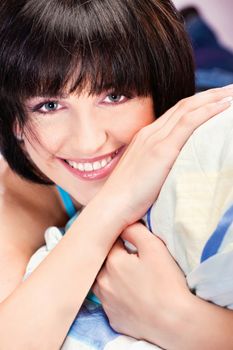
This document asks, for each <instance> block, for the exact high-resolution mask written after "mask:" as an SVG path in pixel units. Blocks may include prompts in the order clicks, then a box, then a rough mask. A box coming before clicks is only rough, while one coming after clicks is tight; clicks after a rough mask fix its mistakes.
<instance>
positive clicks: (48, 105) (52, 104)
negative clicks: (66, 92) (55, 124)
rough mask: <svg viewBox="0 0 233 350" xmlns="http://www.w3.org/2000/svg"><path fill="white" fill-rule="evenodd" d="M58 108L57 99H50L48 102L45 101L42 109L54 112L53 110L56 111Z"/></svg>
mask: <svg viewBox="0 0 233 350" xmlns="http://www.w3.org/2000/svg"><path fill="white" fill-rule="evenodd" d="M57 108H58V103H57V102H55V101H49V102H47V103H45V104H44V105H43V106H42V107H41V110H42V111H44V112H52V111H56V110H57Z"/></svg>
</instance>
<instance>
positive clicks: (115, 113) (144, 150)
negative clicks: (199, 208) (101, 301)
mask: <svg viewBox="0 0 233 350" xmlns="http://www.w3.org/2000/svg"><path fill="white" fill-rule="evenodd" d="M0 42H1V51H0V72H1V81H0V149H1V152H2V154H3V157H4V159H5V163H4V167H3V169H4V170H3V171H2V174H1V178H0V181H1V189H2V190H1V206H0V220H1V223H2V228H1V233H0V261H1V262H3V263H4V269H1V268H0V286H1V290H0V295H1V300H2V302H1V303H0V324H1V327H0V348H1V349H11V348H17V350H21V349H23V350H25V349H39V350H42V349H45V350H46V349H49V350H53V349H58V348H59V349H60V348H61V347H62V346H63V348H64V349H65V348H66V346H68V345H67V344H68V342H64V340H65V339H66V335H67V333H68V331H69V330H70V332H69V337H70V336H72V335H73V338H72V339H75V340H74V343H72V349H73V347H77V349H78V348H79V346H81V345H80V343H82V346H84V347H85V349H86V348H87V349H89V348H91V349H93V347H94V348H96V349H100V347H101V349H104V347H105V345H107V346H108V345H109V344H108V342H109V340H112V339H113V338H114V339H115V338H117V341H118V340H119V339H118V334H117V333H116V332H114V331H113V330H112V329H111V328H110V325H109V323H108V321H107V318H106V315H105V314H104V312H103V309H102V308H101V306H100V308H101V310H100V309H98V310H97V309H96V304H93V303H92V302H90V303H91V305H89V306H90V307H89V306H88V308H86V304H85V305H84V306H83V308H82V310H81V312H80V315H81V317H80V318H79V317H78V318H77V319H75V317H76V314H77V312H78V311H79V310H80V308H81V305H82V304H83V302H84V300H85V298H86V296H87V295H88V292H89V291H90V289H91V287H92V285H93V283H94V281H95V279H96V276H97V274H98V272H99V270H100V268H101V266H102V265H103V263H104V261H105V260H106V257H107V256H108V254H109V251H110V250H111V248H112V246H113V244H114V242H115V241H116V240H117V238H118V237H119V235H120V234H121V233H122V231H123V230H124V229H126V227H128V226H129V225H131V224H134V223H135V222H137V221H138V220H140V219H141V217H142V216H143V215H144V214H145V212H146V211H147V209H148V208H149V207H150V206H151V204H152V203H153V202H154V200H155V199H156V198H157V196H158V194H159V192H160V189H161V186H162V184H163V182H164V180H165V179H166V177H167V175H168V172H169V170H170V169H171V167H172V165H173V163H174V161H175V160H176V157H177V156H178V154H179V152H180V150H181V148H182V147H183V145H184V143H185V142H186V140H187V139H188V138H189V136H190V135H191V134H192V132H193V131H194V130H195V129H196V128H197V127H198V126H199V125H201V124H202V123H204V122H205V121H207V120H208V119H209V118H211V117H212V116H214V115H215V114H217V113H219V112H221V111H223V110H224V109H225V108H227V107H228V106H229V96H230V97H231V96H232V94H233V89H232V87H228V88H225V89H218V90H214V91H211V92H206V93H203V94H200V95H198V96H191V95H193V94H194V72H193V62H192V55H191V52H190V47H189V43H188V41H187V38H186V34H185V30H184V28H183V23H182V21H181V18H180V16H179V14H178V13H177V11H176V9H175V8H174V7H173V5H172V3H171V2H170V1H169V0H163V1H160V0H144V1H143V2H142V1H139V0H127V1H126V0H101V1H99V0H91V1H84V0H76V1H74V0H69V1H65V0H41V1H37V0H2V1H1V4H0ZM189 96H191V97H189ZM224 98H227V99H225V100H224ZM180 99H182V101H181V102H178V101H179V100H180ZM56 186H58V188H59V191H60V193H63V194H64V193H65V192H64V191H66V198H71V199H72V202H73V204H74V205H73V209H74V210H73V212H72V215H73V214H74V211H76V210H77V213H76V215H75V216H74V217H73V218H72V222H69V224H68V225H65V224H66V221H67V216H66V214H65V212H64V209H63V206H62V203H61V201H60V198H59V197H58V191H57V187H56ZM69 196H70V197H69ZM72 202H71V200H70V203H71V204H72ZM74 206H75V207H74ZM19 208H20V210H19ZM78 214H79V215H78ZM48 226H57V227H64V226H65V229H58V228H54V227H53V228H52V229H49V231H46V233H45V239H44V231H45V229H46V228H47V227H48ZM51 230H52V232H53V235H52V241H51V240H49V233H48V232H51ZM145 230H146V231H148V230H147V229H146V228H145ZM65 231H66V234H65V235H64V237H62V234H63V233H64V232H65ZM45 241H46V244H47V246H46V247H42V248H41V249H40V250H39V252H38V254H39V255H40V254H41V255H42V256H43V258H44V257H45V255H46V259H44V261H43V262H42V263H41V264H38V261H37V260H36V264H34V262H35V260H34V258H35V259H37V258H36V257H37V253H36V255H35V256H34V257H33V258H32V261H33V266H34V267H35V265H36V266H37V265H38V266H37V268H36V269H35V270H34V267H33V269H31V270H30V273H27V278H26V279H24V280H23V276H24V274H25V270H26V267H27V263H28V261H29V258H30V256H31V255H32V254H33V253H34V252H35V251H36V250H37V249H38V248H39V247H40V246H42V245H43V243H45ZM51 250H52V251H51ZM48 252H50V254H47V253H48ZM108 259H109V258H107V261H108ZM166 259H167V261H169V262H170V260H171V257H170V256H169V254H168V253H167V256H166ZM41 260H43V259H41ZM29 265H30V264H29ZM168 265H169V264H168ZM173 270H174V269H173ZM173 270H172V271H173ZM174 271H176V270H174ZM174 273H175V272H174ZM143 275H144V274H143ZM178 275H179V278H178V279H177V281H178V283H177V285H178V287H177V290H178V292H177V295H182V297H183V296H185V298H184V300H185V301H186V300H187V299H186V296H188V297H187V298H188V300H190V294H191V293H190V292H189V290H188V289H187V286H186V284H185V282H184V278H183V275H182V273H181V272H180V271H179V272H178ZM74 276H75V278H74ZM130 278H131V276H129V282H128V283H129V286H130V285H131V281H130ZM22 280H23V282H22ZM133 285H134V284H133ZM159 285H160V284H159ZM136 287H137V288H139V287H140V286H139V284H137V285H136ZM146 290H147V288H146V287H145V291H146ZM142 292H144V290H143V291H142ZM164 292H165V291H164ZM142 295H144V294H143V293H142ZM152 299H153V298H152ZM176 300H177V299H176ZM182 300H183V299H182ZM191 300H193V299H191ZM146 303H147V300H145V304H146ZM178 304H179V303H175V305H174V308H175V309H176V310H175V311H177V310H178V309H179V307H178V306H179V305H178ZM194 304H195V303H194ZM155 305H157V304H155ZM182 305H183V304H182ZM98 307H99V306H98ZM126 309H127V308H126ZM160 309H161V307H160ZM90 310H91V311H93V313H94V316H96V317H97V319H98V317H100V318H101V320H102V322H104V324H105V328H104V332H102V329H101V327H100V328H98V332H97V328H96V322H95V323H94V326H93V323H92V318H89V313H90ZM119 311H120V309H119ZM141 311H142V312H143V311H144V305H141ZM160 311H161V310H160ZM119 314H120V313H119ZM175 314H176V313H175ZM91 316H92V315H91ZM13 318H14V322H12V319H13ZM80 319H81V321H80ZM148 319H149V318H148ZM31 320H33V322H31ZM74 320H75V322H74ZM89 321H90V322H89ZM137 322H138V319H136V318H134V319H133V320H132V324H135V327H136V329H138V328H137V326H138V324H137ZM121 323H122V324H123V325H124V324H126V323H127V322H126V320H124V319H123V320H122V322H121ZM72 324H73V325H74V326H73V327H71V325H72ZM90 325H92V327H89V326H90ZM98 325H99V323H98ZM164 325H165V330H164ZM169 325H170V323H169V322H168V321H167V322H165V321H164V317H161V321H160V322H159V323H158V325H157V326H156V330H157V331H156V333H155V339H154V338H153V342H154V343H158V344H159V345H160V346H162V347H166V348H168V349H175V350H176V349H179V350H180V349H182V348H185V349H186V350H189V348H188V347H187V346H186V344H183V343H182V339H181V338H180V333H179V332H173V331H172V332H171V329H170V327H169ZM87 328H88V329H91V330H92V334H90V333H88V332H86V329H87ZM77 329H78V334H79V339H78V340H77V339H76V338H75V336H74V334H76V330H77ZM148 329H149V324H145V330H143V332H141V333H140V334H139V336H138V337H140V338H141V339H146V340H149V341H150V340H151V337H150V336H148V332H147V330H148ZM174 329H175V330H177V329H179V324H178V322H177V324H176V325H175V327H174ZM38 330H39V332H40V336H39V337H38ZM54 330H55V331H54ZM125 332H126V333H127V329H126V331H125ZM174 333H175V334H174ZM12 334H14V341H15V343H14V344H13V345H12ZM164 334H166V336H164ZM195 336H196V332H195ZM69 337H68V338H69ZM92 337H93V338H92ZM93 339H94V340H93ZM121 339H122V338H121ZM124 339H127V340H126V341H127V346H126V345H125V343H123V345H122V347H123V349H124V350H125V349H126V348H128V347H129V346H130V345H129V344H131V343H132V342H136V340H135V341H134V340H132V339H130V338H126V337H125V338H124ZM171 339H174V341H173V342H171ZM120 341H121V340H120ZM142 344H147V346H152V345H149V343H145V342H142ZM109 346H110V345H109ZM119 346H120V345H119V344H118V342H117V349H120V347H119ZM153 346H154V347H156V346H155V345H153Z"/></svg>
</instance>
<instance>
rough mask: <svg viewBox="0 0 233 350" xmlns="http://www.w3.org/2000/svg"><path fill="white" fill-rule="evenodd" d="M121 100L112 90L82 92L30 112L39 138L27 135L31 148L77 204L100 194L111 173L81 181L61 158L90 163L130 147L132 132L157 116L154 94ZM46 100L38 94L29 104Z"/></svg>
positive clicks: (33, 155) (37, 161)
mask: <svg viewBox="0 0 233 350" xmlns="http://www.w3.org/2000/svg"><path fill="white" fill-rule="evenodd" d="M118 99H119V101H118V102H114V101H112V100H111V96H110V97H109V96H108V93H103V94H101V95H100V96H88V93H83V94H81V95H80V96H78V97H77V96H75V95H70V96H69V97H67V98H64V99H59V100H57V102H58V105H57V108H56V110H52V111H50V110H48V109H47V108H46V106H45V107H42V108H41V109H40V110H38V111H35V112H29V115H30V119H31V120H32V126H33V129H34V130H35V132H36V135H37V137H38V140H39V142H40V143H38V142H35V140H33V139H31V138H30V137H29V139H27V138H26V137H25V148H26V150H27V152H28V153H29V154H30V157H31V159H33V161H34V163H35V164H36V165H37V166H38V168H39V169H41V170H42V172H43V173H44V174H46V175H47V176H48V177H49V178H50V179H52V180H53V181H54V182H55V183H56V184H58V185H60V186H61V187H62V188H64V189H65V190H66V191H67V192H68V193H70V194H71V195H72V197H73V198H74V199H76V201H77V202H76V204H77V206H79V207H80V205H82V206H83V205H86V204H87V203H88V202H89V201H90V200H91V199H92V198H93V197H94V196H95V195H96V193H97V192H98V191H99V190H100V188H102V186H103V184H104V183H105V181H106V178H107V176H106V177H105V178H104V179H101V180H97V181H91V182H90V181H89V182H88V181H83V180H82V179H79V178H77V177H75V176H74V175H73V174H70V173H69V172H67V169H65V168H64V166H63V165H61V164H60V162H59V161H58V160H57V157H60V158H65V159H73V158H75V159H76V160H80V161H81V160H82V159H88V160H90V162H92V161H93V159H94V158H95V157H98V156H104V155H105V154H106V155H107V154H109V153H110V152H113V151H115V150H117V149H119V148H120V147H122V146H126V147H127V146H128V145H129V143H130V142H131V140H132V139H133V137H134V135H135V134H136V133H137V132H138V131H139V130H140V129H142V128H143V127H145V126H146V125H148V124H151V123H152V122H153V121H154V119H155V116H154V111H153V102H152V99H151V98H150V97H144V98H143V97H137V96H135V97H133V98H127V97H124V96H121V97H119V98H118ZM46 101H47V100H46V99H44V98H43V99H41V98H34V99H32V100H29V101H28V102H27V107H28V109H32V108H34V106H35V105H37V104H38V103H39V104H40V103H42V102H46ZM55 101H56V100H55ZM132 116H133V117H132ZM108 175H109V174H108Z"/></svg>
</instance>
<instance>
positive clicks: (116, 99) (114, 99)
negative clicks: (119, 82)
mask: <svg viewBox="0 0 233 350" xmlns="http://www.w3.org/2000/svg"><path fill="white" fill-rule="evenodd" d="M125 99H126V97H125V96H124V95H117V94H109V95H107V96H106V97H105V99H104V100H103V102H105V103H116V104H117V103H120V102H123V101H125Z"/></svg>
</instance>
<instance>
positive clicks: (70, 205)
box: [56, 186, 77, 218]
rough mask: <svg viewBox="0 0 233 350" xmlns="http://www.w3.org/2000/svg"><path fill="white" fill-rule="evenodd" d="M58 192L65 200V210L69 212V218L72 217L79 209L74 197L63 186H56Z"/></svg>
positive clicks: (63, 200)
mask: <svg viewBox="0 0 233 350" xmlns="http://www.w3.org/2000/svg"><path fill="white" fill-rule="evenodd" d="M56 187H57V190H58V193H59V194H60V197H61V200H62V202H63V205H64V207H65V210H66V212H67V215H68V216H69V218H72V217H73V216H74V215H75V214H76V212H77V210H76V208H75V206H74V203H73V202H72V199H71V197H70V195H69V193H67V192H66V191H64V190H63V189H62V188H61V187H59V186H56Z"/></svg>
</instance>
